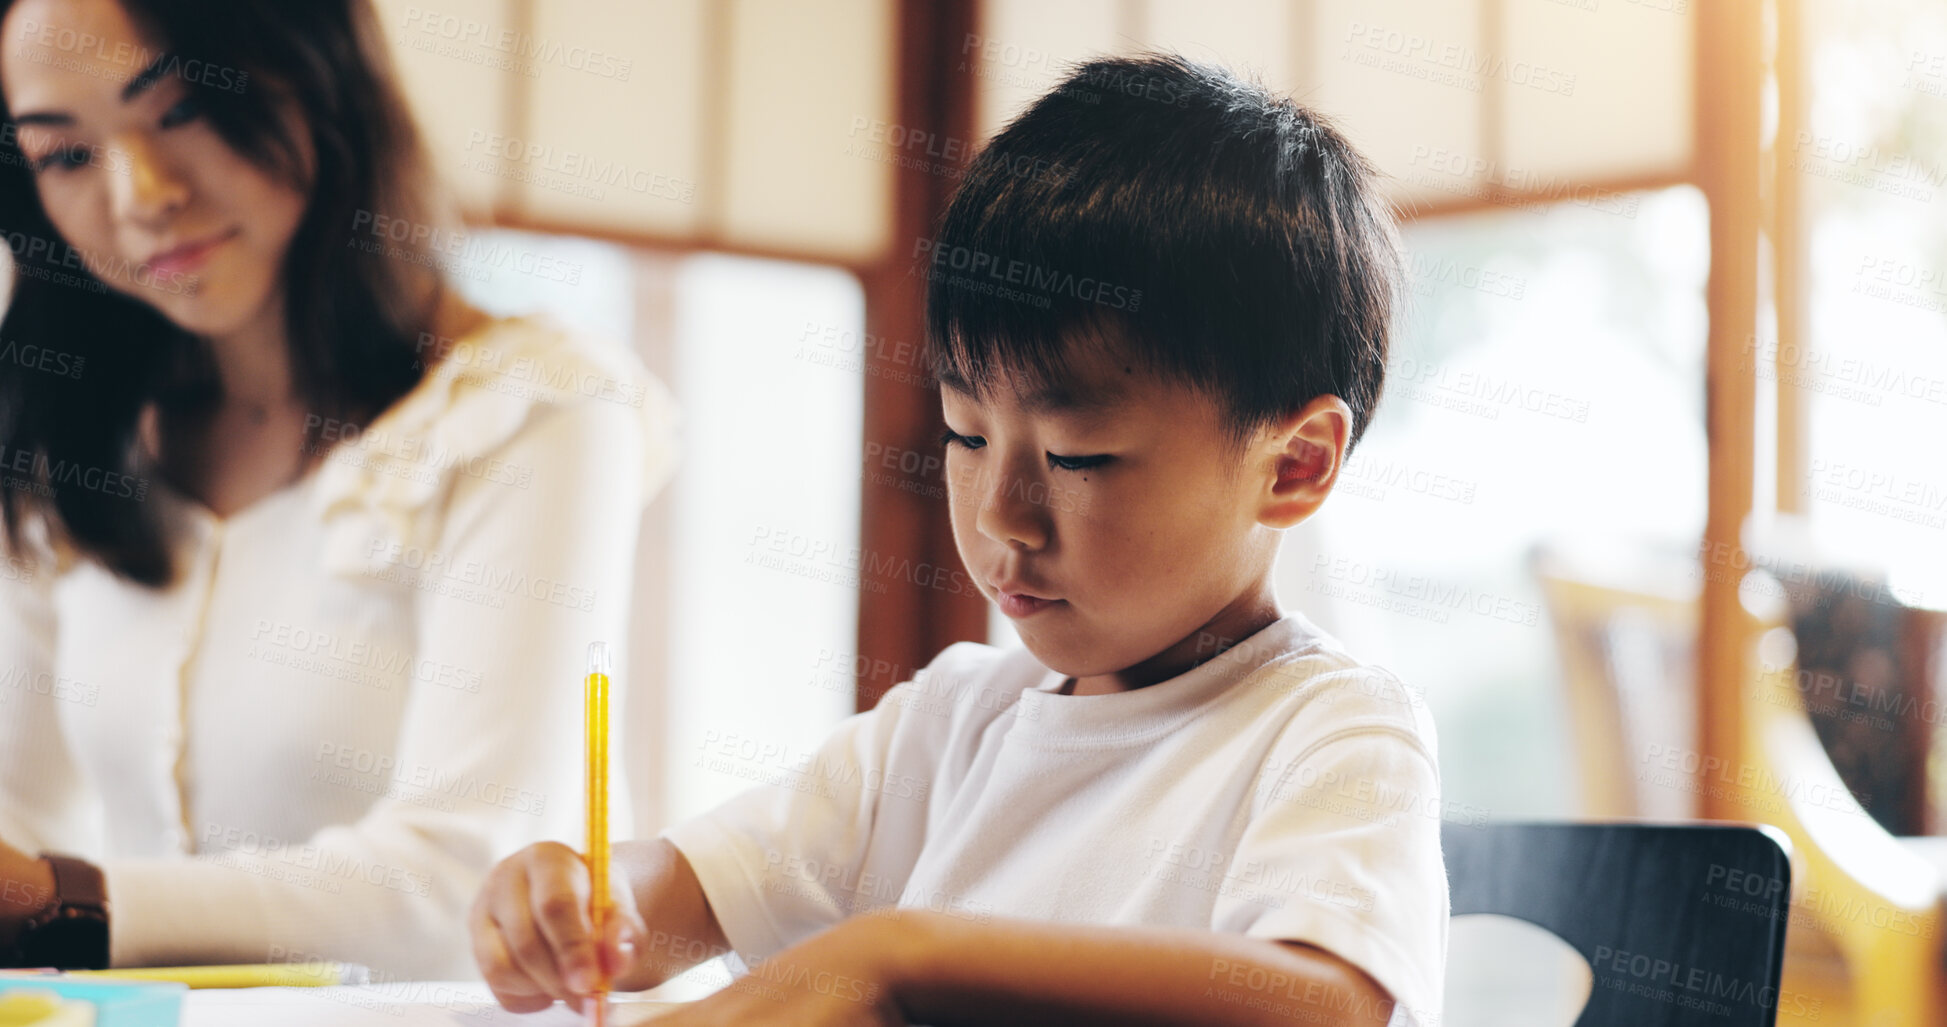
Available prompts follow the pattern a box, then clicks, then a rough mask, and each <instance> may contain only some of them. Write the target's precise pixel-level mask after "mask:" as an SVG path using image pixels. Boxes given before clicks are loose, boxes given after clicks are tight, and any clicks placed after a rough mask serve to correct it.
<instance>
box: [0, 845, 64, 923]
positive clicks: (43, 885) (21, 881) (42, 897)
mask: <svg viewBox="0 0 1947 1027" xmlns="http://www.w3.org/2000/svg"><path fill="white" fill-rule="evenodd" d="M53 902H54V868H53V867H50V866H48V865H47V862H46V861H45V860H42V859H40V858H38V857H36V856H30V855H28V854H27V853H24V852H22V851H20V850H19V849H16V848H14V847H13V846H11V845H8V844H7V843H6V842H5V841H0V949H11V948H12V947H13V944H14V942H15V941H16V940H18V938H19V936H20V929H21V927H22V926H23V925H25V924H26V923H27V921H28V920H29V919H31V918H32V917H33V916H34V914H36V913H39V912H41V911H42V910H44V909H46V908H47V907H48V906H49V905H51V904H52V903H53Z"/></svg>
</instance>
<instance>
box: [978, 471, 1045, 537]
mask: <svg viewBox="0 0 1947 1027" xmlns="http://www.w3.org/2000/svg"><path fill="white" fill-rule="evenodd" d="M984 484H985V486H986V488H985V489H984V490H983V492H982V496H981V503H980V512H979V514H977V515H976V518H975V521H974V526H975V527H976V528H978V529H979V531H980V533H981V534H982V535H985V536H987V537H988V538H990V539H993V540H994V541H996V542H999V543H1000V544H1002V545H1004V546H1009V547H1011V548H1016V549H1030V550H1033V549H1043V548H1046V547H1047V545H1048V520H1047V516H1046V515H1047V510H1046V509H1045V508H1044V507H1043V505H1042V504H1039V503H1036V502H1035V501H1034V494H1035V493H1036V492H1037V491H1041V492H1045V491H1046V490H1045V489H1044V488H1041V487H1040V485H1039V483H1038V482H1036V481H1031V480H1029V479H1027V478H1025V477H1023V476H1022V475H1019V474H1015V473H1011V472H1010V471H1008V470H1006V469H1002V470H1000V471H998V472H996V473H994V474H993V475H991V476H990V478H989V480H988V481H987V482H985V483H984Z"/></svg>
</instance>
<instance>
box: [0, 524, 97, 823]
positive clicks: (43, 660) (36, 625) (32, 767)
mask: <svg viewBox="0 0 1947 1027" xmlns="http://www.w3.org/2000/svg"><path fill="white" fill-rule="evenodd" d="M24 534H25V533H24ZM26 541H28V542H29V543H30V545H29V547H26V548H25V551H24V552H23V553H20V554H15V553H12V552H7V551H0V561H4V562H3V563H0V842H5V843H6V844H8V845H11V846H13V847H14V848H16V849H21V850H23V851H25V852H28V853H36V852H41V851H47V850H52V851H57V852H91V851H96V850H98V849H99V847H100V831H99V827H100V823H99V814H100V810H99V804H98V803H97V802H96V797H95V795H94V793H93V791H92V790H90V789H89V788H88V786H87V781H86V778H85V777H84V776H83V775H82V772H81V767H80V764H79V763H78V762H77V761H76V760H75V758H74V754H73V753H72V752H71V751H70V750H69V747H68V740H67V736H66V735H65V734H64V733H63V732H62V730H61V717H60V708H61V703H63V702H76V703H85V704H89V705H92V704H94V703H95V702H97V701H99V699H100V696H99V694H97V693H96V692H94V691H91V690H89V689H86V688H83V687H81V686H79V685H78V684H76V683H74V682H65V681H62V680H61V679H60V678H59V677H57V676H56V675H55V673H54V648H55V639H56V632H57V631H58V629H59V625H58V623H57V619H56V617H55V615H54V596H53V591H54V576H55V567H54V560H53V554H52V553H51V552H49V551H46V550H41V549H39V547H35V546H32V544H31V543H32V539H31V538H28V539H26ZM37 550H38V551H37Z"/></svg>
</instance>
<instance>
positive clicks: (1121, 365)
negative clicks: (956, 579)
mask: <svg viewBox="0 0 1947 1027" xmlns="http://www.w3.org/2000/svg"><path fill="white" fill-rule="evenodd" d="M1072 350H1073V351H1072V352H1071V354H1070V357H1069V370H1070V373H1069V374H1068V375H1066V376H1065V377H1064V380H1063V381H1062V382H1060V383H1059V387H1058V388H1057V389H1055V390H1052V391H1050V390H1040V391H1038V392H1037V391H1035V390H1028V391H1026V392H1023V391H1020V390H1016V389H1014V388H1012V387H1010V386H1009V385H1007V384H1005V383H1003V384H1000V385H997V386H995V387H994V388H992V389H990V390H988V392H987V394H986V395H983V396H974V395H970V394H968V393H967V392H965V391H962V390H960V389H958V388H954V387H952V386H944V387H942V389H941V393H942V396H943V401H944V406H945V415H946V423H947V428H948V436H947V455H946V469H947V488H948V498H949V501H950V504H951V509H952V518H953V537H954V542H955V544H956V545H957V546H958V548H959V550H960V558H961V560H962V561H964V562H965V563H966V566H967V570H968V572H969V573H970V574H972V576H973V578H974V580H975V581H976V582H978V584H979V588H980V590H981V593H982V594H983V595H985V596H986V597H987V598H988V599H990V600H992V601H994V602H995V603H996V604H997V605H998V606H999V607H1000V609H1001V612H1002V613H1004V614H1006V615H1007V616H1008V617H1009V618H1010V619H1011V620H1012V621H1013V622H1014V626H1015V628H1016V629H1017V630H1018V631H1019V632H1020V635H1021V639H1022V641H1023V642H1025V643H1026V644H1027V646H1028V648H1029V649H1030V650H1031V651H1033V653H1034V654H1035V656H1036V657H1037V658H1039V659H1040V660H1041V662H1042V663H1043V664H1045V665H1047V666H1048V667H1050V668H1052V669H1055V670H1058V671H1061V672H1063V673H1065V674H1068V675H1070V676H1073V677H1075V678H1078V679H1084V681H1083V684H1084V685H1087V684H1088V682H1087V681H1086V679H1089V678H1102V677H1104V676H1120V677H1121V678H1123V679H1124V680H1122V681H1121V683H1120V684H1118V685H1111V686H1109V687H1110V688H1115V687H1122V688H1127V687H1137V686H1140V685H1142V684H1148V683H1151V682H1152V681H1153V680H1161V679H1162V678H1163V677H1168V676H1171V675H1172V674H1173V673H1175V672H1177V671H1179V670H1180V669H1181V668H1180V667H1178V666H1174V665H1173V664H1182V665H1183V666H1187V665H1188V664H1189V663H1194V662H1197V661H1198V659H1207V658H1208V657H1210V656H1211V655H1214V653H1215V648H1214V646H1213V645H1211V644H1209V641H1210V640H1209V639H1208V638H1206V639H1205V642H1206V644H1205V645H1204V646H1203V647H1201V648H1202V649H1203V651H1202V652H1201V653H1200V654H1199V653H1196V652H1194V650H1196V649H1197V648H1198V647H1197V646H1196V644H1195V643H1196V636H1198V635H1199V634H1200V633H1206V632H1207V633H1208V634H1210V635H1223V636H1224V637H1227V638H1228V639H1231V640H1235V639H1237V638H1241V637H1243V636H1244V635H1248V634H1250V633H1251V632H1252V631H1255V630H1257V629H1258V628H1261V627H1263V626H1264V625H1265V624H1267V623H1269V620H1270V619H1275V617H1276V616H1277V609H1276V604H1275V601H1274V600H1273V599H1272V597H1271V593H1270V569H1271V563H1272V558H1273V556H1274V555H1275V552H1276V547H1277V540H1278V532H1277V530H1276V529H1277V528H1281V527H1285V526H1288V524H1290V523H1296V521H1297V520H1301V519H1303V516H1305V515H1308V514H1309V513H1310V512H1311V510H1312V509H1315V508H1316V505H1317V503H1316V502H1315V501H1301V502H1300V505H1301V506H1302V507H1303V508H1302V510H1301V511H1297V512H1295V515H1294V511H1293V510H1292V509H1289V507H1290V506H1291V497H1290V496H1289V494H1288V493H1289V491H1290V490H1291V488H1292V486H1291V485H1290V481H1291V480H1293V479H1294V478H1296V477H1297V476H1299V475H1302V474H1314V476H1318V475H1317V473H1316V472H1317V466H1316V462H1322V464H1323V467H1324V471H1323V474H1322V480H1320V481H1318V482H1316V486H1317V489H1318V494H1317V497H1316V499H1317V500H1321V501H1322V499H1323V490H1328V489H1329V488H1330V479H1331V477H1332V475H1331V472H1332V471H1335V470H1336V467H1337V457H1338V455H1340V454H1342V453H1343V450H1344V431H1343V428H1342V426H1343V424H1344V420H1343V419H1340V421H1339V424H1340V425H1341V427H1340V430H1339V431H1338V433H1337V434H1338V442H1337V443H1336V445H1329V443H1328V444H1327V445H1325V446H1314V445H1313V444H1311V443H1309V442H1301V441H1299V440H1296V439H1295V438H1291V437H1286V436H1287V434H1288V433H1289V432H1290V430H1291V426H1290V425H1280V426H1275V427H1273V428H1272V429H1268V430H1267V431H1264V432H1260V433H1258V436H1257V438H1256V439H1255V440H1254V441H1251V442H1249V443H1247V444H1245V445H1244V446H1243V447H1242V448H1241V449H1240V448H1239V447H1238V446H1237V445H1236V444H1235V443H1233V442H1232V441H1231V440H1230V439H1229V438H1228V436H1227V435H1226V431H1225V424H1224V420H1223V417H1222V409H1221V407H1220V406H1219V403H1218V401H1217V400H1216V399H1215V398H1214V397H1212V396H1210V395H1208V394H1206V393H1205V392H1203V391H1202V390H1199V389H1196V388H1193V387H1191V386H1188V385H1185V384H1182V383H1179V382H1175V381H1170V380H1166V379H1164V378H1162V377H1159V376H1157V375H1155V374H1153V373H1150V372H1148V371H1146V370H1145V369H1143V368H1142V367H1140V366H1137V365H1134V363H1133V362H1130V361H1124V360H1121V359H1118V358H1117V356H1116V355H1115V354H1114V353H1113V352H1112V350H1110V349H1108V348H1106V347H1100V346H1076V347H1072ZM1322 399H1324V400H1329V401H1330V403H1331V404H1336V406H1337V408H1338V409H1343V407H1344V404H1343V403H1341V402H1340V401H1339V400H1338V399H1337V398H1336V397H1322ZM1307 409H1308V410H1310V409H1311V408H1310V407H1308V408H1307ZM1326 420H1327V421H1329V418H1328V419H1326ZM1318 421H1319V418H1316V417H1314V418H1311V419H1310V420H1309V421H1307V422H1306V423H1307V424H1310V425H1311V427H1310V428H1309V429H1306V431H1308V432H1309V433H1310V435H1311V436H1312V437H1313V438H1319V439H1325V438H1326V437H1327V436H1325V435H1320V434H1319V431H1320V429H1319V428H1318V424H1317V422H1318ZM1294 423H1296V420H1295V419H1294ZM1327 427H1328V428H1329V425H1327ZM1301 434H1303V432H1301ZM1327 435H1329V432H1327ZM1325 449H1329V452H1324V451H1321V450H1325ZM1301 452H1302V453H1309V456H1308V457H1303V458H1299V459H1294V458H1293V457H1292V456H1291V455H1290V454H1297V453H1301ZM1307 459H1309V460H1311V461H1314V464H1306V463H1305V461H1306V460H1307ZM1280 477H1282V478H1284V479H1286V484H1285V485H1282V486H1281V485H1279V484H1278V481H1279V479H1280ZM1280 488H1283V489H1285V493H1280V491H1279V490H1280ZM1280 504H1282V505H1280ZM1229 631H1237V632H1241V634H1226V632H1229ZM1226 644H1228V643H1226ZM1186 647H1187V648H1186ZM1173 649H1174V650H1176V651H1178V653H1179V654H1180V655H1183V656H1189V657H1191V658H1190V659H1188V660H1180V659H1168V660H1161V661H1159V660H1158V659H1157V658H1158V657H1160V656H1163V655H1164V654H1166V651H1170V650H1173ZM1146 662H1147V663H1152V664H1153V663H1164V664H1172V665H1170V666H1156V667H1154V668H1153V669H1154V670H1155V673H1152V674H1148V675H1138V674H1123V672H1124V671H1128V670H1129V669H1130V668H1135V667H1138V665H1143V664H1145V663H1146ZM1136 677H1146V678H1148V680H1128V679H1130V678H1136ZM1099 690H1107V689H1102V688H1094V687H1079V686H1078V688H1077V691H1078V692H1083V691H1099Z"/></svg>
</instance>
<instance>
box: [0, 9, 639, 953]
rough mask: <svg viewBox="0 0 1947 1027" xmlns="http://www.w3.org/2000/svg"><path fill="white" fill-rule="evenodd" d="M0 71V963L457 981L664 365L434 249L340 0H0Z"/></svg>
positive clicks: (563, 747) (433, 236) (565, 777)
mask: <svg viewBox="0 0 1947 1027" xmlns="http://www.w3.org/2000/svg"><path fill="white" fill-rule="evenodd" d="M0 101H3V102H4V109H5V122H4V125H3V127H0V231H4V233H5V237H6V239H7V242H8V249H9V253H10V254H11V257H12V263H13V283H12V288H11V295H10V296H9V297H8V298H7V299H6V301H5V302H6V307H5V315H4V320H3V321H0V486H4V487H0V513H4V519H5V533H4V537H5V540H6V542H7V547H6V563H5V565H4V567H0V590H3V591H0V602H4V608H0V885H3V886H0V965H4V964H6V963H15V964H20V963H25V964H29V965H47V964H49V963H60V964H62V965H77V966H78V965H91V964H92V965H100V964H102V963H105V962H112V963H113V964H115V965H141V964H181V963H223V962H266V961H277V960H284V959H306V958H328V959H341V960H348V961H354V962H361V963H366V964H368V965H371V966H372V967H374V968H375V969H376V970H378V971H380V972H381V974H383V975H389V976H411V977H456V976H471V974H472V965H471V959H470V956H469V952H468V948H467V944H466V940H465V939H466V935H465V925H464V923H463V913H464V910H465V908H466V905H467V903H468V901H469V900H470V899H471V897H472V895H473V893H474V891H475V890H476V888H477V887H478V885H479V882H480V879H481V877H482V875H483V873H484V872H485V871H486V870H487V869H488V868H489V867H490V866H491V865H492V864H493V862H494V860H495V859H497V858H498V857H500V856H502V855H505V854H507V853H509V852H512V851H514V850H515V849H518V848H520V847H521V846H523V845H525V844H528V843H530V842H533V841H536V840H539V839H543V838H550V837H553V838H565V837H569V836H570V835H571V834H572V832H573V831H575V830H576V827H577V824H578V823H579V816H578V806H577V802H578V795H579V781H580V777H579V775H580V773H581V771H580V768H579V764H578V760H579V757H580V743H579V733H578V732H579V727H580V720H579V718H580V706H579V691H578V681H579V675H580V673H581V668H582V661H583V655H582V654H583V652H584V649H585V647H586V645H587V643H588V642H589V641H591V640H597V639H601V640H607V641H610V642H612V643H619V642H621V640H622V639H623V636H624V633H625V630H626V626H627V609H628V600H629V592H630V583H631V579H632V569H633V566H634V558H633V557H634V552H635V543H636V531H637V526H638V524H639V521H640V514H641V507H642V504H643V503H645V502H646V501H647V499H648V497H649V496H650V495H651V494H652V493H653V491H654V490H655V489H656V488H657V487H659V485H660V484H661V482H662V480H663V477H664V474H665V471H666V468H667V466H668V464H669V462H670V459H671V452H672V450H671V445H670V430H669V419H668V418H669V415H668V411H669V405H668V402H667V397H666V393H665V392H664V391H663V389H662V387H661V386H660V384H659V383H657V382H656V381H655V380H654V379H653V378H651V377H650V376H649V375H648V373H647V372H646V371H645V370H644V369H643V368H642V366H641V365H640V363H639V362H637V361H636V360H635V359H634V357H633V356H632V355H630V354H629V353H628V352H627V351H626V350H625V349H623V348H621V347H619V346H614V345H605V344H603V343H601V342H599V341H596V340H591V339H587V338H583V337H580V336H578V335H576V334H575V333H572V332H569V331H566V330H564V329H563V328H561V327H560V326H559V325H558V324H556V323H554V322H552V321H550V320H548V319H545V318H538V317H523V318H512V319H495V318H491V317H488V316H487V315H485V314H483V313H482V312H481V311H479V310H477V309H475V308H473V307H472V306H470V305H469V304H468V303H467V302H466V301H464V300H463V299H461V298H460V297H459V296H458V295H457V294H456V293H455V292H453V291H452V290H451V289H450V288H449V287H448V286H447V285H446V283H445V282H444V281H443V280H442V274H441V272H440V270H439V269H440V266H441V261H442V259H444V257H445V256H446V255H448V254H450V253H451V252H452V251H453V250H454V249H455V248H456V247H455V246H454V245H452V242H453V240H455V239H456V238H460V237H456V236H454V235H452V234H451V230H450V219H448V218H446V217H442V216H441V212H440V209H439V208H438V207H436V206H435V205H434V204H433V201H432V199H431V198H430V196H429V193H428V191H427V178H428V176H427V174H426V161H425V157H424V154H423V153H422V151H421V146H420V143H419V140H418V137H417V135H416V132H415V130H414V127H413V126H412V124H411V120H410V118H409V117H408V115H407V112H406V108H405V105H404V103H403V101H402V99H401V97H400V94H399V92H398V88H397V86H396V84H395V83H394V81H393V78H392V73H391V71H390V69H389V66H388V59H387V57H386V54H385V48H384V41H383V39H382V38H381V36H380V34H379V32H378V29H377V26H376V24H375V20H374V17H373V14H372V12H371V10H370V9H369V7H368V5H367V3H366V2H365V0H325V2H318V3H300V4H290V3H283V2H279V0H203V2H195V3H183V2H179V0H125V2H119V3H118V2H116V0H0ZM626 805H627V804H626V802H625V801H621V800H620V799H618V801H617V808H618V811H619V810H622V809H626ZM618 830H619V828H618Z"/></svg>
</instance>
